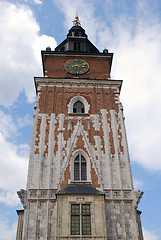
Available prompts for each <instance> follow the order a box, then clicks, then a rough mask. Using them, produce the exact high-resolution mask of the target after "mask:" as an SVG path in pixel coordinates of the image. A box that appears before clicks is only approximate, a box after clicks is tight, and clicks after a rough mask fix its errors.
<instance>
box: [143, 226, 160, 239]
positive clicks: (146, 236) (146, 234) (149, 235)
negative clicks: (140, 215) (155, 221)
mask: <svg viewBox="0 0 161 240" xmlns="http://www.w3.org/2000/svg"><path fill="white" fill-rule="evenodd" d="M143 235H144V240H159V239H160V236H157V235H156V233H155V232H150V231H148V230H146V229H144V228H143Z"/></svg>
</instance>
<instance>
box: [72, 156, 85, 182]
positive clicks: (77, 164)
mask: <svg viewBox="0 0 161 240" xmlns="http://www.w3.org/2000/svg"><path fill="white" fill-rule="evenodd" d="M74 180H75V181H86V180H87V164H86V159H85V158H84V157H83V156H82V155H81V154H78V155H77V157H76V158H75V160H74Z"/></svg>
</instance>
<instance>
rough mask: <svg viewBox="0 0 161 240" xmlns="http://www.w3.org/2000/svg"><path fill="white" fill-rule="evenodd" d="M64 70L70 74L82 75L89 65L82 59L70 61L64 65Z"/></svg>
mask: <svg viewBox="0 0 161 240" xmlns="http://www.w3.org/2000/svg"><path fill="white" fill-rule="evenodd" d="M65 70H66V71H67V72H68V73H71V74H76V75H79V74H84V73H86V72H87V71H88V70H89V65H88V63H87V62H86V61H84V60H82V59H72V60H69V61H67V62H66V63H65Z"/></svg>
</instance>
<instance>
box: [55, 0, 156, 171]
mask: <svg viewBox="0 0 161 240" xmlns="http://www.w3.org/2000/svg"><path fill="white" fill-rule="evenodd" d="M54 2H55V4H57V5H58V7H59V8H60V10H62V11H63V13H64V15H65V25H66V27H67V28H68V29H69V27H71V25H72V20H73V19H74V14H72V13H73V12H74V11H75V10H76V9H79V17H80V20H81V22H82V27H83V28H85V30H86V33H87V34H88V36H89V39H90V40H91V41H92V42H93V43H95V45H96V47H99V49H103V48H104V47H105V46H106V47H107V48H110V49H111V51H112V52H114V53H115V55H114V61H113V67H112V78H115V79H124V83H123V87H122V92H121V100H122V101H123V104H124V107H125V116H126V117H127V124H126V126H127V130H128V140H129V145H130V150H131V156H132V160H134V161H136V162H138V163H139V164H141V165H142V166H143V167H145V168H146V169H148V170H152V171H161V161H160V148H161V144H160V142H161V126H160V119H161V108H160V102H161V94H160V92H161V81H160V56H161V31H160V29H161V23H160V22H159V21H158V18H157V16H155V15H154V14H153V12H152V11H153V5H151V4H150V5H148V2H147V1H141V2H140V1H136V2H135V9H134V11H135V14H134V16H132V17H131V16H129V15H127V13H121V14H118V16H117V17H116V16H113V15H112V14H113V12H112V11H111V10H109V8H110V7H111V6H112V1H110V0H106V1H103V4H106V6H105V7H106V11H107V9H108V10H109V12H110V14H109V15H110V20H111V27H109V26H107V25H106V23H105V21H103V20H102V19H101V18H100V17H95V10H96V5H95V3H94V1H90V0H89V1H85V0H81V1H79V0H78V1H74V0H71V1H70V4H69V1H68V0H64V1H61V0H57V1H54ZM124 7H125V8H126V3H124ZM109 15H108V16H109ZM149 16H153V18H149Z"/></svg>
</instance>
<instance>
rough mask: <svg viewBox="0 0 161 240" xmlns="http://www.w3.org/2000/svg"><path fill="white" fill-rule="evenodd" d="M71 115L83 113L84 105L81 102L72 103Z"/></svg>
mask: <svg viewBox="0 0 161 240" xmlns="http://www.w3.org/2000/svg"><path fill="white" fill-rule="evenodd" d="M73 113H84V104H83V103H82V102H81V101H77V102H75V103H74V105H73Z"/></svg>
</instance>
